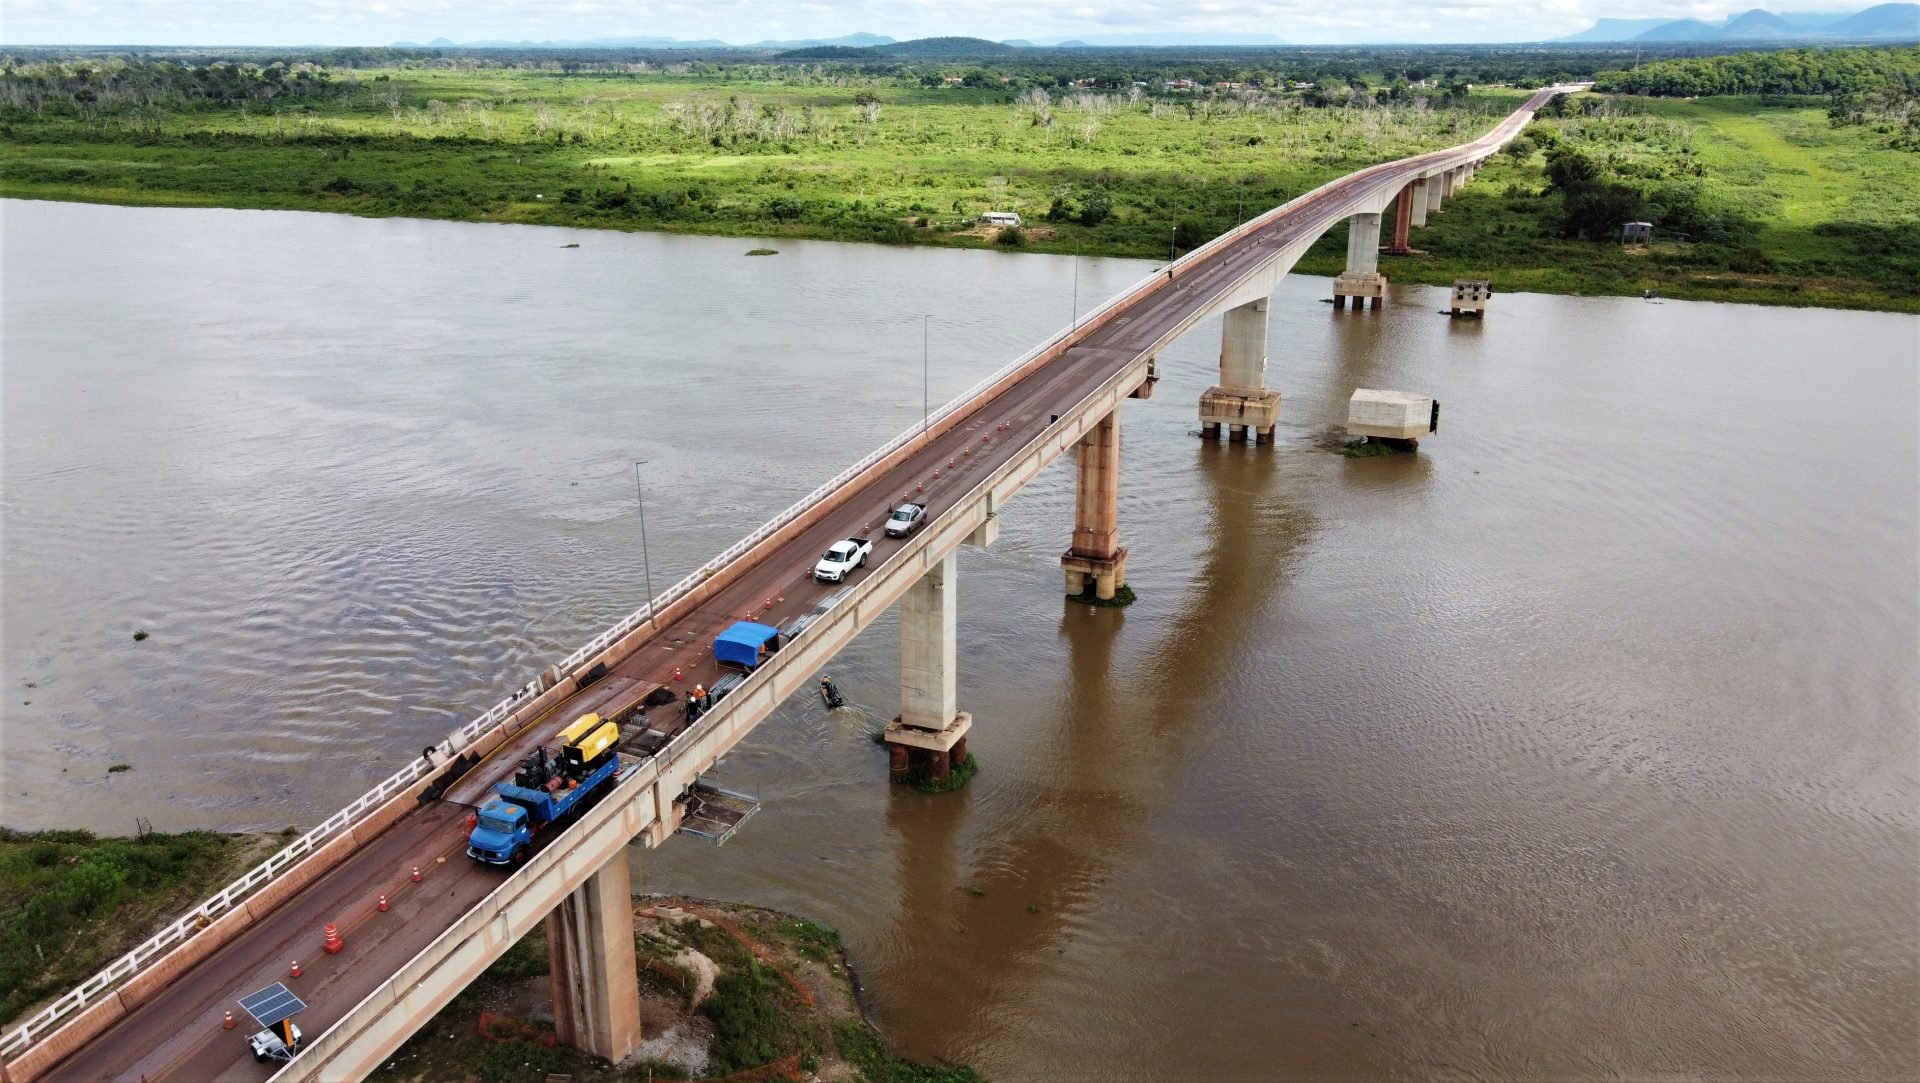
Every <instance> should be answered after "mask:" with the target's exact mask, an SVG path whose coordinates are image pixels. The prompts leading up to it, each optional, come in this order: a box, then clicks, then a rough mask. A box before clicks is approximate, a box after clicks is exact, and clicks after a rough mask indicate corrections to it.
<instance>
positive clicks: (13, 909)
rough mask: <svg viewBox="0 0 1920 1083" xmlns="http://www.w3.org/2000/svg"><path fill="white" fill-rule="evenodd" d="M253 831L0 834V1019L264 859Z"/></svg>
mask: <svg viewBox="0 0 1920 1083" xmlns="http://www.w3.org/2000/svg"><path fill="white" fill-rule="evenodd" d="M270 845H271V843H263V842H262V841H261V840H260V839H258V838H256V837H253V836H247V835H221V834H216V833H214V832H211V831H192V832H188V833H186V834H183V835H159V834H146V835H142V836H140V837H138V838H105V839H103V838H96V837H94V836H93V835H92V834H90V833H88V832H85V831H42V832H38V833H22V832H16V831H9V830H6V829H4V828H0V1021H9V1020H12V1019H14V1018H16V1017H18V1016H20V1015H22V1014H23V1013H25V1012H26V1011H27V1009H28V1008H30V1007H31V1006H33V1005H35V1004H37V1003H38V1002H39V1001H41V1000H44V999H46V998H48V997H52V996H56V995H58V994H60V993H64V992H66V991H67V990H68V989H70V988H72V987H73V986H75V985H78V984H80V982H82V981H84V980H85V979H87V978H88V977H91V976H92V975H93V974H94V973H96V972H98V971H99V970H100V969H101V968H102V967H105V966H106V965H107V964H108V963H110V962H112V961H113V960H114V959H115V958H118V957H119V956H121V955H123V954H125V953H126V952H128V951H130V950H132V949H133V948H134V946H136V945H137V944H139V943H140V942H141V941H142V940H144V939H146V938H147V937H148V936H151V935H153V932H154V931H155V930H156V929H157V928H158V927H159V926H160V925H161V924H163V923H164V922H166V921H169V920H172V919H173V918H176V917H178V916H179V915H180V914H181V913H183V912H185V911H186V910H187V909H188V908H189V907H191V906H193V905H195V904H196V903H198V902H200V900H201V899H203V898H205V897H206V896H208V895H210V894H212V893H213V892H214V891H216V890H217V889H218V888H219V887H220V886H221V885H222V884H225V883H227V882H229V881H230V880H232V879H233V878H235V877H236V876H238V875H239V874H240V873H241V872H242V871H244V870H245V868H246V867H247V865H249V864H250V863H251V862H252V861H253V860H255V859H256V858H258V857H261V856H263V855H264V852H265V850H266V848H267V847H268V846H270Z"/></svg>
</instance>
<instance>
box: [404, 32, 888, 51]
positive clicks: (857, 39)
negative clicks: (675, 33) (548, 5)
mask: <svg viewBox="0 0 1920 1083" xmlns="http://www.w3.org/2000/svg"><path fill="white" fill-rule="evenodd" d="M892 44H893V39H892V38H889V37H886V36H884V35H881V34H846V35H843V36H841V37H837V38H798V39H795V40H793V41H756V42H753V43H751V44H747V45H734V44H732V43H731V42H725V41H721V40H720V39H718V38H701V39H699V40H697V41H689V40H687V39H684V38H655V37H627V38H583V39H580V40H577V41H567V40H549V41H504V40H499V39H493V40H488V41H448V40H447V39H446V38H435V39H433V40H432V41H429V42H427V43H426V44H424V45H422V44H420V43H419V42H415V41H396V42H394V43H393V45H392V46H391V47H392V48H395V49H810V48H818V47H820V46H825V45H841V46H846V47H848V48H854V49H863V48H867V47H869V46H874V45H892Z"/></svg>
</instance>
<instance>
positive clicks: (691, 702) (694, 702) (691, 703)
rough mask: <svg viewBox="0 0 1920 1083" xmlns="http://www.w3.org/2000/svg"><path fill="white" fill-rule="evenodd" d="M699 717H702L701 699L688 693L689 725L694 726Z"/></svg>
mask: <svg viewBox="0 0 1920 1083" xmlns="http://www.w3.org/2000/svg"><path fill="white" fill-rule="evenodd" d="M699 717H700V697H699V696H696V695H694V694H693V693H692V692H688V693H687V724H688V725H692V724H693V720H694V719H696V718H699Z"/></svg>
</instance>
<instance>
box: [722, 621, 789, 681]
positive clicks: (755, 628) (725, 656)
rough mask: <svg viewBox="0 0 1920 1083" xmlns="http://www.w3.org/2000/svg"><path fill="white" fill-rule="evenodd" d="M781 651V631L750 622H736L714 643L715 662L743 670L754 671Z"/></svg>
mask: <svg viewBox="0 0 1920 1083" xmlns="http://www.w3.org/2000/svg"><path fill="white" fill-rule="evenodd" d="M779 649H780V629H778V628H769V627H768V626H766V625H764V624H755V623H754V622H752V621H750V620H743V621H735V622H734V625H733V627H731V628H729V629H727V630H726V631H724V632H721V633H720V635H719V636H718V637H716V638H715V639H714V641H713V657H714V660H715V661H717V662H719V663H721V664H722V665H732V666H739V667H741V668H743V669H753V668H754V667H756V666H758V665H759V664H760V663H761V662H763V661H765V660H766V657H767V656H768V655H770V654H772V653H773V652H774V651H777V650H779Z"/></svg>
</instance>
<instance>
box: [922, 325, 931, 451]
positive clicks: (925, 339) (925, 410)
mask: <svg viewBox="0 0 1920 1083" xmlns="http://www.w3.org/2000/svg"><path fill="white" fill-rule="evenodd" d="M932 324H933V313H931V312H929V313H927V314H926V315H923V316H921V317H920V439H922V440H925V439H926V438H927V420H928V419H929V418H931V417H932V416H933V396H932V393H931V392H930V391H929V388H930V387H932V384H931V383H929V377H928V372H929V371H930V370H929V368H928V364H927V357H928V343H929V342H930V341H931V340H932V335H933V332H932V330H931V329H930V328H931V327H932Z"/></svg>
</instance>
